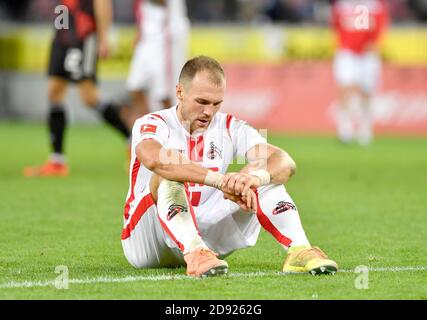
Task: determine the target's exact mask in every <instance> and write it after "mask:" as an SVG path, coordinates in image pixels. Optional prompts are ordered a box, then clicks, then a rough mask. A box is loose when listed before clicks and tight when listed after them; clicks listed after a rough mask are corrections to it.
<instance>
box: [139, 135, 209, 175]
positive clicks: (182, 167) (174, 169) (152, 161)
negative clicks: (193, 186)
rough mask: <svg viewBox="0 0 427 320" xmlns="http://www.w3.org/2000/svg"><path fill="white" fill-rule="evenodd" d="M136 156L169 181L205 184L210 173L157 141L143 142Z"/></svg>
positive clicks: (148, 167)
mask: <svg viewBox="0 0 427 320" xmlns="http://www.w3.org/2000/svg"><path fill="white" fill-rule="evenodd" d="M136 154H137V157H138V159H139V160H140V161H141V163H142V164H143V165H144V167H146V168H147V169H148V170H150V171H153V172H154V173H156V174H157V175H159V176H160V177H162V178H164V179H167V180H171V181H178V182H193V183H204V181H205V178H206V175H207V173H208V169H206V168H203V167H202V166H200V165H198V164H196V163H194V162H191V161H190V160H189V159H188V158H187V157H185V156H184V155H182V154H181V153H179V152H178V151H175V150H171V149H165V148H163V147H161V145H160V144H159V143H157V142H156V141H150V140H147V141H143V142H141V143H140V144H139V145H137V147H136Z"/></svg>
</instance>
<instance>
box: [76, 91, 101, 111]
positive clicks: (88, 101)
mask: <svg viewBox="0 0 427 320" xmlns="http://www.w3.org/2000/svg"><path fill="white" fill-rule="evenodd" d="M80 97H81V99H82V101H83V103H84V104H85V105H86V106H87V107H89V108H95V107H96V106H97V104H98V96H97V95H95V94H93V93H91V92H81V93H80Z"/></svg>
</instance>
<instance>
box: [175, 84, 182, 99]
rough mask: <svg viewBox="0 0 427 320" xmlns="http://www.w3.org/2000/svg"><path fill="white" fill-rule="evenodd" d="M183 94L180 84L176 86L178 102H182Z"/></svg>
mask: <svg viewBox="0 0 427 320" xmlns="http://www.w3.org/2000/svg"><path fill="white" fill-rule="evenodd" d="M183 92H184V86H183V85H182V84H180V83H178V84H177V85H176V97H177V98H178V100H182V98H183Z"/></svg>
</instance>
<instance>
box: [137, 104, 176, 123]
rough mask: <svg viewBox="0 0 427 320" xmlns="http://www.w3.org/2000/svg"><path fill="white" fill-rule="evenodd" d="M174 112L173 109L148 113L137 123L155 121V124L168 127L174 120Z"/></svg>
mask: <svg viewBox="0 0 427 320" xmlns="http://www.w3.org/2000/svg"><path fill="white" fill-rule="evenodd" d="M174 110H175V109H174V108H173V107H172V108H169V109H164V110H159V111H155V112H151V113H147V114H146V115H144V116H142V117H141V118H139V119H138V120H137V121H140V122H152V121H154V122H158V123H160V124H166V125H168V123H169V122H170V121H171V119H172V118H173V111H174Z"/></svg>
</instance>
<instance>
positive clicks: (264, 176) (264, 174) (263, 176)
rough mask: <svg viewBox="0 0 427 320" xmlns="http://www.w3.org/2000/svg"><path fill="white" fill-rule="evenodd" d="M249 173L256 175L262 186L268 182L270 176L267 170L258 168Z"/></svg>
mask: <svg viewBox="0 0 427 320" xmlns="http://www.w3.org/2000/svg"><path fill="white" fill-rule="evenodd" d="M249 174H250V175H252V176H256V177H258V178H259V180H260V182H261V185H262V186H265V185H268V184H270V181H271V176H270V172H268V171H267V170H264V169H258V170H255V171H252V172H249Z"/></svg>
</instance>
